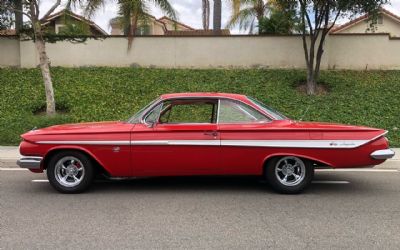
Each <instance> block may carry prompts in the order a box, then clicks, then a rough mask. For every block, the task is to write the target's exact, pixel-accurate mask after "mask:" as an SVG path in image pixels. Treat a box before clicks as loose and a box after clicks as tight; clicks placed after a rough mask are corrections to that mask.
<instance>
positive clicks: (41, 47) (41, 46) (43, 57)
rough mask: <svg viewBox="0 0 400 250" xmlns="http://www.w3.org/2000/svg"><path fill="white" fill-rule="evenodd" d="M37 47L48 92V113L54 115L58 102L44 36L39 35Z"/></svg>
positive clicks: (36, 42)
mask: <svg viewBox="0 0 400 250" xmlns="http://www.w3.org/2000/svg"><path fill="white" fill-rule="evenodd" d="M35 45H36V49H37V51H38V53H39V62H40V63H39V65H40V70H41V71H42V77H43V83H44V88H45V92H46V113H47V115H54V114H55V113H56V103H55V100H54V90H53V82H52V81H51V75H50V65H49V64H50V63H49V58H48V57H47V54H46V46H45V42H44V40H43V38H42V37H40V36H38V37H37V38H36V41H35Z"/></svg>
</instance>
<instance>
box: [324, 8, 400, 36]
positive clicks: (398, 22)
mask: <svg viewBox="0 0 400 250" xmlns="http://www.w3.org/2000/svg"><path fill="white" fill-rule="evenodd" d="M370 25H371V20H369V16H368V14H365V15H362V16H360V17H358V18H356V19H354V20H352V21H350V22H347V23H345V24H343V25H340V26H337V27H334V28H333V29H332V31H331V34H349V33H352V34H361V33H389V34H390V35H391V36H393V37H396V36H397V37H400V16H397V15H395V14H393V13H392V12H390V11H388V10H386V9H384V8H381V9H380V11H379V15H378V18H377V20H376V25H375V28H374V29H371V28H370Z"/></svg>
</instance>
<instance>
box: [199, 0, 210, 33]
mask: <svg viewBox="0 0 400 250" xmlns="http://www.w3.org/2000/svg"><path fill="white" fill-rule="evenodd" d="M201 3H202V5H201V6H202V12H203V13H202V17H203V29H204V30H208V29H209V28H210V1H209V0H202V2H201Z"/></svg>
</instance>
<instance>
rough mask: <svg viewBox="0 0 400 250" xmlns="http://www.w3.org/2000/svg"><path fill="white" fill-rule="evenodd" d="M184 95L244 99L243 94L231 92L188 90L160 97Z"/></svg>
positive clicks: (168, 97) (182, 96) (179, 96)
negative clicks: (187, 91)
mask: <svg viewBox="0 0 400 250" xmlns="http://www.w3.org/2000/svg"><path fill="white" fill-rule="evenodd" d="M185 97H189V98H190V97H200V98H201V97H222V98H224V97H225V98H230V99H236V100H246V99H247V97H246V96H245V95H240V94H232V93H218V92H189V93H170V94H164V95H161V99H171V98H185Z"/></svg>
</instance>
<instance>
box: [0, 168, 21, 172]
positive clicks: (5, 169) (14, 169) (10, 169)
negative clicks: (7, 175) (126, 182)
mask: <svg viewBox="0 0 400 250" xmlns="http://www.w3.org/2000/svg"><path fill="white" fill-rule="evenodd" d="M27 170H28V169H26V168H0V171H27Z"/></svg>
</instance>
